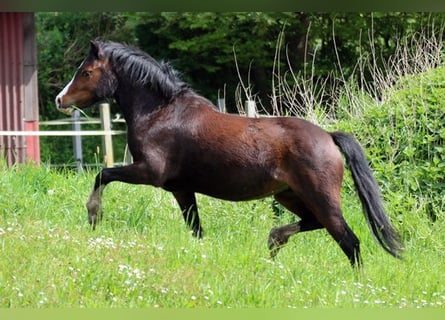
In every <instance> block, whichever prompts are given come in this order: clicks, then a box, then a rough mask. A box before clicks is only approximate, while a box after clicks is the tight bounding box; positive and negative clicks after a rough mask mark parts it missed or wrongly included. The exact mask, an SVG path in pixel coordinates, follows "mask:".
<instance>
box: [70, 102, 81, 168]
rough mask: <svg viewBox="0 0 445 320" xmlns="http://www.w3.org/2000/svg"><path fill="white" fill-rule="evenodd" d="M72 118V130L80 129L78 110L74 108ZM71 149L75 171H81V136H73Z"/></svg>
mask: <svg viewBox="0 0 445 320" xmlns="http://www.w3.org/2000/svg"><path fill="white" fill-rule="evenodd" d="M72 119H73V131H81V128H80V112H79V110H74V112H73V114H72ZM73 151H74V160H75V161H76V166H77V172H78V173H80V172H82V169H83V154H82V137H81V136H73Z"/></svg>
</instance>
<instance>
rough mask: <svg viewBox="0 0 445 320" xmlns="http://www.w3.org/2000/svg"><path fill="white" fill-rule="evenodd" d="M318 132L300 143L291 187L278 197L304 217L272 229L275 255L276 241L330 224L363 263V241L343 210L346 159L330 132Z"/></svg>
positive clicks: (292, 167) (290, 174)
mask: <svg viewBox="0 0 445 320" xmlns="http://www.w3.org/2000/svg"><path fill="white" fill-rule="evenodd" d="M314 133H315V134H317V133H318V134H319V136H318V140H316V141H315V142H314V143H312V144H307V145H300V147H299V150H300V155H299V156H297V155H294V157H293V158H292V159H290V161H289V170H288V172H287V173H286V178H285V179H286V181H287V183H288V185H289V187H290V190H288V191H287V192H286V194H284V193H282V194H277V195H276V199H277V201H279V202H280V203H282V204H283V205H284V206H285V207H286V208H287V209H289V210H290V211H292V212H293V213H295V214H296V215H298V216H300V217H301V220H300V221H299V222H297V223H296V224H290V225H287V226H283V227H279V228H274V229H272V231H271V234H270V237H269V246H270V248H271V253H272V255H274V254H276V251H277V250H276V247H277V246H274V245H273V241H276V244H277V245H281V244H284V243H286V242H287V239H288V238H289V237H290V236H291V235H293V234H295V233H297V232H303V231H310V230H315V229H319V228H326V230H327V231H328V232H329V234H330V235H331V236H332V237H333V238H334V239H335V241H336V242H337V243H338V244H339V246H340V247H341V249H342V250H343V252H344V253H345V255H346V256H347V257H348V259H349V261H350V263H351V264H352V265H353V266H354V265H356V264H360V263H361V257H360V243H359V240H358V238H357V236H356V235H355V234H354V233H353V232H352V230H351V228H350V227H349V226H348V225H347V223H346V221H345V219H344V218H343V214H342V211H341V199H340V196H341V184H342V180H343V159H342V157H341V154H340V152H339V150H338V148H337V147H336V146H335V144H333V143H332V140H331V139H330V137H329V136H327V135H325V134H324V133H320V132H314ZM312 138H314V137H312ZM313 141H314V140H313ZM301 150H304V155H302V152H301ZM302 157H303V158H302ZM282 240H284V241H282ZM280 241H281V243H280ZM271 244H272V245H271Z"/></svg>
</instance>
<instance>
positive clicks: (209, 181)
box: [163, 168, 288, 201]
mask: <svg viewBox="0 0 445 320" xmlns="http://www.w3.org/2000/svg"><path fill="white" fill-rule="evenodd" d="M212 169H214V168H207V170H206V169H205V168H202V169H201V170H199V171H195V170H193V171H192V174H190V172H188V173H187V174H183V175H181V176H177V177H175V178H173V179H170V180H167V181H166V182H165V184H164V186H163V188H164V189H165V190H168V191H190V192H197V193H201V194H205V195H208V196H211V197H214V198H219V199H223V200H230V201H244V200H253V199H259V198H264V197H266V196H270V195H273V194H276V193H278V192H280V191H283V190H285V189H287V188H288V186H287V185H286V184H285V183H283V182H281V181H278V180H276V179H274V177H272V176H271V175H269V174H268V173H266V172H265V171H264V170H252V168H250V169H247V168H243V169H237V168H224V169H220V170H212Z"/></svg>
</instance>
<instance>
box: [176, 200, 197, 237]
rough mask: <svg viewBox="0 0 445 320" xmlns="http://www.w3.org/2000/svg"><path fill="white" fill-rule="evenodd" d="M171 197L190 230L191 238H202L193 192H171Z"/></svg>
mask: <svg viewBox="0 0 445 320" xmlns="http://www.w3.org/2000/svg"><path fill="white" fill-rule="evenodd" d="M173 196H174V197H175V199H176V201H177V202H178V204H179V207H180V208H181V211H182V215H183V217H184V221H185V223H186V225H187V226H188V227H189V228H190V229H192V232H193V236H194V237H196V238H202V235H203V229H202V226H201V221H200V220H199V214H198V206H197V204H196V197H195V194H194V193H193V192H173Z"/></svg>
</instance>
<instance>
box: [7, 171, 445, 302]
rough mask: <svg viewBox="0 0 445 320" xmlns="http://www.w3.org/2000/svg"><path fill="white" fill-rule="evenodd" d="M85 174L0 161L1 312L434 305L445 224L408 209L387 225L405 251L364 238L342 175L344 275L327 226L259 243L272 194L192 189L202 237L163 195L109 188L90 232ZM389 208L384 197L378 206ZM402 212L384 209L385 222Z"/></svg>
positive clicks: (441, 278) (442, 284) (441, 288)
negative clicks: (347, 229) (352, 257)
mask: <svg viewBox="0 0 445 320" xmlns="http://www.w3.org/2000/svg"><path fill="white" fill-rule="evenodd" d="M93 178H94V174H93V173H85V174H80V175H77V174H74V173H70V172H56V171H52V170H50V169H48V168H47V167H45V166H42V167H40V168H35V167H32V166H17V167H14V168H12V169H8V168H6V167H5V166H4V165H0V248H1V253H2V258H1V259H0V307H14V308H15V307H32V308H48V307H169V308H172V307H173V308H176V307H210V308H229V307H232V308H239V307H282V308H294V307H296V308H302V307H308V308H312V307H371V306H373V307H383V308H386V307H401V308H413V307H414V308H417V307H443V306H444V305H445V263H444V262H445V259H444V258H445V250H444V245H445V232H444V231H445V228H444V221H443V219H440V220H438V221H436V222H435V223H434V224H433V223H431V221H430V220H428V218H426V217H423V216H422V215H421V214H419V213H417V212H403V219H402V220H400V221H399V222H398V224H396V227H397V229H399V230H400V231H401V233H402V235H403V236H404V240H405V247H406V252H405V258H404V260H403V261H400V260H397V259H394V258H392V257H391V256H389V255H388V254H386V253H385V252H384V251H383V250H382V249H381V248H380V247H378V245H377V244H376V243H375V242H374V240H373V238H372V236H371V234H370V231H369V230H368V228H367V225H366V222H365V220H364V217H363V214H362V212H361V209H360V205H359V203H358V201H357V197H356V196H355V194H354V193H353V192H351V191H350V190H352V189H351V187H350V185H349V184H348V182H347V183H346V185H345V188H344V193H345V194H344V197H343V198H344V203H343V209H344V211H345V216H346V218H347V220H348V222H349V224H350V226H351V227H352V229H353V230H354V231H355V232H356V234H357V235H358V236H359V238H360V240H361V243H362V254H363V258H364V262H365V266H364V268H363V270H362V271H361V272H354V271H353V270H352V268H351V267H350V266H349V263H348V261H347V259H346V257H345V256H344V254H343V253H342V252H341V250H340V248H339V247H338V245H337V244H336V243H335V242H334V241H333V240H332V239H331V238H330V237H329V236H328V235H327V234H326V232H325V231H323V230H321V231H314V232H311V233H306V234H299V235H296V236H295V237H293V238H291V241H290V243H289V245H288V246H286V247H285V248H283V249H282V250H281V251H280V253H279V254H278V256H277V258H276V259H275V260H274V261H272V260H270V259H269V256H268V250H267V246H266V241H267V236H268V233H269V230H270V228H271V227H272V226H275V225H279V224H284V223H287V222H289V221H291V220H292V219H293V217H292V216H291V215H290V214H284V215H282V216H281V217H280V218H274V215H273V213H272V210H271V202H272V200H271V199H264V200H260V201H253V202H243V203H231V202H223V201H219V200H216V199H212V198H208V197H204V196H198V203H199V206H200V213H201V218H202V220H203V227H204V228H205V238H204V239H202V240H201V241H199V240H196V239H194V238H193V237H192V236H191V234H190V232H189V231H188V229H187V228H186V227H185V224H184V222H183V220H182V217H181V214H180V212H179V209H178V208H177V205H176V203H175V201H174V199H173V197H172V196H171V195H170V194H169V193H167V192H164V191H162V190H159V189H155V188H152V187H149V186H134V185H126V184H122V183H113V184H111V185H109V186H108V187H107V189H105V192H104V202H103V205H104V213H105V216H104V220H103V221H102V223H101V224H100V225H99V226H98V228H97V229H96V230H95V231H92V230H91V228H90V227H89V225H88V223H87V220H86V210H85V201H86V199H87V197H88V194H89V192H90V190H91V187H92V183H93ZM388 206H389V209H391V203H388ZM399 214H400V213H394V212H392V213H391V217H394V216H397V215H399Z"/></svg>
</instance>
